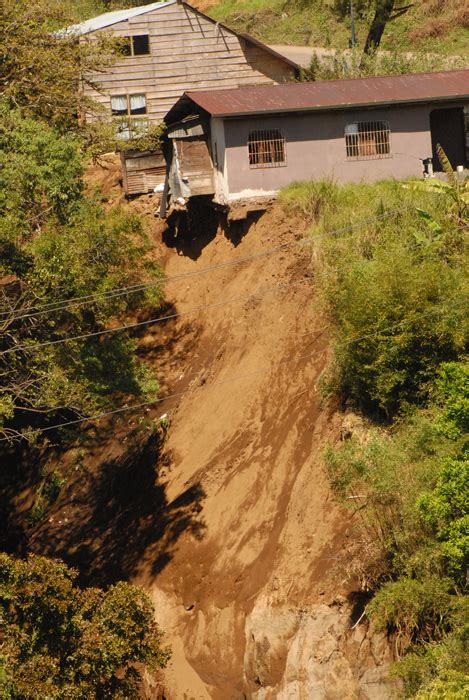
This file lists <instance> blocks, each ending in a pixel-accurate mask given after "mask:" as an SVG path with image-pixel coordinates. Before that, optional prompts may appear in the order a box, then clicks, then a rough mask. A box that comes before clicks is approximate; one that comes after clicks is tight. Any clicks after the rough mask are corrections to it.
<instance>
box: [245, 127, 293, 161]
mask: <svg viewBox="0 0 469 700" xmlns="http://www.w3.org/2000/svg"><path fill="white" fill-rule="evenodd" d="M248 150H249V167H250V168H280V167H281V166H282V165H286V164H287V160H286V154H285V137H284V136H283V134H282V132H281V131H280V130H279V129H260V130H258V131H251V133H250V134H249V139H248Z"/></svg>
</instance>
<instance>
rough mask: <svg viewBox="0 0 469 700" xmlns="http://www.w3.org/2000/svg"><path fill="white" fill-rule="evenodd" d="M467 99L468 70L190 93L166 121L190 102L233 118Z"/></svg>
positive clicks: (468, 85)
mask: <svg viewBox="0 0 469 700" xmlns="http://www.w3.org/2000/svg"><path fill="white" fill-rule="evenodd" d="M467 98H469V69H465V70H453V71H444V72H440V73H413V74H405V75H393V76H383V77H375V78H352V79H348V80H322V81H317V82H311V83H286V84H283V85H272V86H270V85H268V86H259V87H246V88H230V89H228V90H191V91H189V92H186V93H185V94H184V96H183V97H182V98H181V100H180V103H177V104H176V105H175V106H174V107H173V109H172V110H171V111H170V113H169V114H168V116H169V115H171V117H172V116H180V114H181V112H182V111H184V108H185V106H186V105H187V103H188V102H189V103H190V102H193V103H195V104H196V105H197V106H198V107H201V108H202V109H203V110H205V111H206V112H208V113H209V114H211V115H212V116H216V117H233V116H238V115H247V114H262V113H272V112H296V111H313V110H324V109H326V110H327V109H347V108H353V107H358V106H379V105H388V104H393V103H415V102H434V101H439V100H448V99H451V100H454V99H467ZM170 121H171V120H170V119H169V123H170Z"/></svg>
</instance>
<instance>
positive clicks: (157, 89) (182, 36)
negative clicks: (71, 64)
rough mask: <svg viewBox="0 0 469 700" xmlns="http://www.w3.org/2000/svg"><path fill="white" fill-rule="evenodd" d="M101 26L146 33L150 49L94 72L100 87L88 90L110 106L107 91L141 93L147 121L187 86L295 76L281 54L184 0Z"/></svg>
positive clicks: (237, 84) (222, 85)
mask: <svg viewBox="0 0 469 700" xmlns="http://www.w3.org/2000/svg"><path fill="white" fill-rule="evenodd" d="M100 31H104V32H109V31H111V32H114V33H116V34H118V35H120V36H132V35H138V34H148V35H149V38H150V55H148V56H135V57H130V56H128V57H125V58H122V59H121V60H119V61H118V62H117V63H116V64H115V65H114V66H113V67H112V68H111V69H108V70H107V72H106V73H105V74H100V75H96V76H93V77H94V79H95V81H96V82H97V83H99V85H100V90H101V92H99V93H98V92H95V91H94V90H91V89H89V88H86V92H87V94H88V95H90V96H92V97H94V98H95V99H97V100H98V101H99V102H101V103H102V104H104V105H106V106H108V107H110V96H111V95H126V94H127V95H129V94H145V95H146V101H147V118H148V119H149V120H151V121H161V120H162V119H163V117H164V115H165V114H166V113H167V112H168V110H169V109H170V108H171V107H172V106H173V104H174V103H175V101H176V100H177V98H178V97H180V96H181V94H182V93H183V92H185V91H186V90H197V89H207V88H210V89H216V88H229V87H241V86H245V85H264V84H267V85H268V84H272V83H278V82H284V81H286V80H290V79H291V78H292V77H293V76H294V69H293V67H291V66H290V65H289V64H288V63H286V62H285V61H283V60H282V59H280V58H276V57H275V56H274V55H272V54H270V53H269V52H267V51H264V50H263V49H262V48H261V47H259V46H256V45H255V44H251V43H250V42H249V41H248V40H245V39H244V38H243V37H241V36H237V35H236V34H235V33H232V32H230V31H228V30H227V29H225V28H223V27H220V26H219V25H218V24H216V23H215V22H213V21H212V20H210V19H208V18H207V17H205V16H204V15H201V14H200V13H198V12H197V11H196V10H195V9H193V8H191V7H188V6H187V5H185V4H178V3H176V2H175V3H174V4H172V5H167V6H165V7H161V8H160V9H156V10H153V11H151V12H148V13H146V14H143V15H139V16H137V17H133V18H131V19H129V20H126V21H124V22H119V23H117V24H114V25H112V26H111V27H108V28H107V29H103V30H100ZM85 39H86V37H85Z"/></svg>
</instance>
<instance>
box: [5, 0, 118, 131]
mask: <svg viewBox="0 0 469 700" xmlns="http://www.w3.org/2000/svg"><path fill="white" fill-rule="evenodd" d="M73 21H74V17H73V15H71V14H69V13H67V11H66V9H65V7H64V3H63V2H60V0H52V1H50V0H35V2H28V0H3V2H2V12H1V13H0V55H1V60H0V90H1V93H0V94H1V95H2V96H3V97H4V98H6V99H8V101H9V102H10V104H11V105H12V106H14V107H16V108H17V109H21V110H22V111H23V113H25V114H29V115H32V116H34V117H36V118H40V119H45V120H46V121H47V122H48V123H49V124H54V125H56V126H58V127H60V128H61V129H62V130H66V129H76V128H77V125H78V122H77V116H79V115H81V116H84V115H85V114H86V113H88V112H93V113H96V111H98V112H99V106H98V104H97V103H96V102H94V101H90V100H89V99H87V98H86V97H84V95H83V93H82V90H81V89H80V88H81V81H85V82H89V84H90V85H92V86H93V85H94V83H93V81H92V80H90V78H89V76H90V75H92V74H96V73H99V71H101V70H103V69H105V68H106V67H107V66H109V65H110V64H111V63H112V62H113V61H114V60H115V55H116V51H118V49H119V46H120V44H119V42H117V41H116V39H113V38H112V37H110V36H109V35H106V34H104V35H103V36H102V37H100V38H98V39H97V40H93V41H90V40H87V39H84V40H82V41H78V40H77V37H76V36H75V35H74V34H73V33H68V32H64V31H58V30H60V29H61V28H63V27H67V26H69V25H71V24H72V23H73Z"/></svg>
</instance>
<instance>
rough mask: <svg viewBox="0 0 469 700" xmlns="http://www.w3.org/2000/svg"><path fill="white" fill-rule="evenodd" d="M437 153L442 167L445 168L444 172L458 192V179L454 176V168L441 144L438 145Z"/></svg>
mask: <svg viewBox="0 0 469 700" xmlns="http://www.w3.org/2000/svg"><path fill="white" fill-rule="evenodd" d="M436 152H437V154H438V158H439V159H440V163H441V166H442V168H443V171H444V173H445V175H446V177H447V178H448V182H449V183H450V185H451V186H452V187H454V188H455V189H456V190H457V189H458V184H459V183H458V178H457V177H456V175H455V174H454V170H453V166H452V165H451V163H450V162H449V159H448V156H447V155H446V153H445V152H444V150H443V148H442V147H441V145H440V144H439V143H437V144H436Z"/></svg>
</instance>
